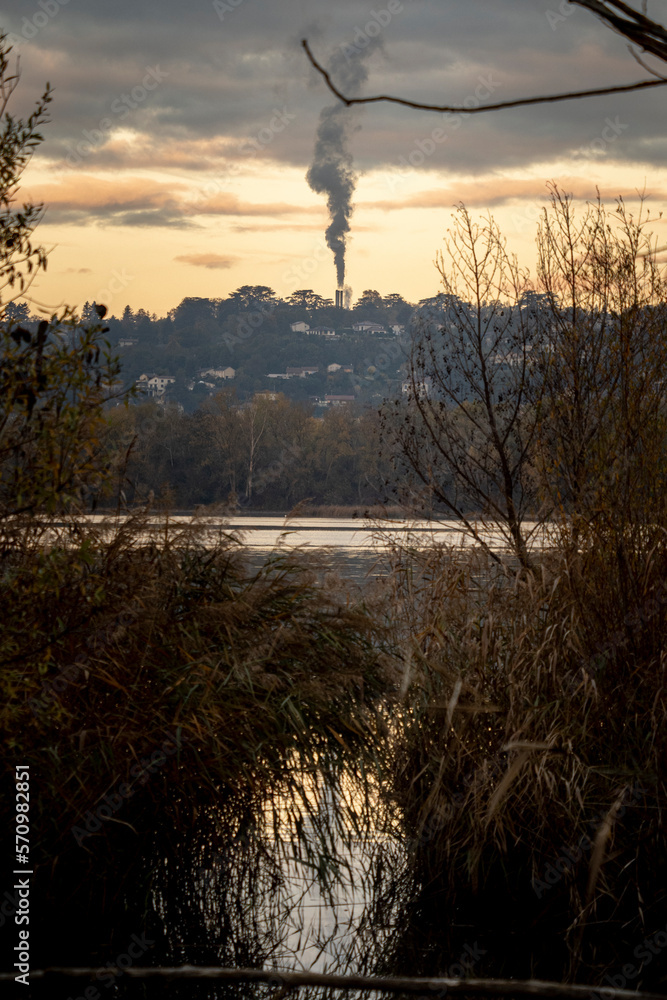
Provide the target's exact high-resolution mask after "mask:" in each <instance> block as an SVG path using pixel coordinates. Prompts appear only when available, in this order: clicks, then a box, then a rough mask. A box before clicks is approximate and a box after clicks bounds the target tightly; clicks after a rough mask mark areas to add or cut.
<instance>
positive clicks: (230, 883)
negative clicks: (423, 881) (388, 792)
mask: <svg viewBox="0 0 667 1000" xmlns="http://www.w3.org/2000/svg"><path fill="white" fill-rule="evenodd" d="M330 764H331V762H328V764H327V766H324V767H323V768H322V769H321V770H318V771H317V772H315V771H313V772H312V773H307V774H304V773H301V774H295V775H292V777H291V779H290V780H289V781H287V782H285V783H284V785H283V787H282V788H279V789H276V790H275V791H274V793H273V794H271V795H270V796H269V798H267V799H266V800H265V801H264V802H263V803H262V804H261V808H259V809H258V808H257V805H258V804H257V803H250V802H247V803H246V804H245V806H244V805H243V804H241V803H238V802H235V803H231V802H230V803H229V806H228V807H227V808H225V807H221V808H219V809H216V810H210V811H208V812H207V814H206V815H205V816H202V822H201V827H200V830H199V831H198V835H195V836H194V837H193V839H192V842H191V844H190V848H189V850H187V851H185V852H179V853H178V855H177V856H176V857H175V858H173V859H168V858H165V859H163V860H162V861H161V862H160V864H159V865H158V867H157V871H156V877H155V888H154V900H153V903H154V906H155V909H156V912H157V913H158V914H159V915H160V917H161V919H162V922H163V926H164V928H165V932H166V936H167V948H168V952H169V954H168V956H165V959H168V961H169V964H172V963H173V964H181V963H189V962H191V963H193V964H198V965H201V964H211V965H223V966H228V967H229V966H235V967H246V968H247V967H250V966H252V967H256V968H270V969H279V970H285V971H287V970H290V971H291V970H311V971H319V972H336V973H341V974H345V973H349V974H351V973H368V974H372V972H373V971H374V970H375V969H376V968H377V966H378V964H379V963H380V961H381V957H382V953H383V950H384V948H385V947H386V945H387V942H388V940H389V937H390V935H391V934H392V932H393V930H394V924H395V920H396V917H397V914H398V905H397V899H398V895H397V891H396V888H397V885H398V883H399V881H400V879H401V876H402V873H403V872H404V869H405V863H406V857H405V852H404V850H403V848H402V845H401V841H400V838H399V836H398V831H397V829H396V827H395V824H393V823H392V821H391V819H390V817H389V816H388V815H387V813H386V810H385V809H384V808H383V807H382V805H381V801H380V798H379V796H378V794H377V792H376V790H374V789H372V788H370V787H369V784H368V780H367V779H366V778H365V777H364V776H362V775H353V774H351V773H350V772H349V770H337V769H336V768H335V766H334V771H333V772H332V770H331V767H330ZM332 773H335V774H336V780H335V781H334V782H332V781H331V780H329V777H330V775H331V774H332ZM323 775H327V777H324V778H323ZM193 985H194V986H195V988H196V989H197V990H202V991H203V992H200V993H197V995H198V996H202V997H204V996H205V997H207V998H208V997H210V998H222V997H241V996H243V997H265V996H271V995H273V994H272V991H271V990H270V989H268V990H267V986H266V985H262V984H246V985H233V984H222V983H209V984H185V983H181V984H177V985H175V987H173V988H174V989H175V990H176V993H175V994H174V995H177V996H180V995H181V992H182V995H183V996H185V995H188V996H191V995H193V994H192V992H191V990H192V986H193ZM329 992H330V991H328V990H324V989H316V988H311V989H307V990H301V991H299V997H311V998H320V997H325V996H328V995H329Z"/></svg>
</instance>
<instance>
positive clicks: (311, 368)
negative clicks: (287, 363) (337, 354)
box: [285, 365, 320, 378]
mask: <svg viewBox="0 0 667 1000" xmlns="http://www.w3.org/2000/svg"><path fill="white" fill-rule="evenodd" d="M319 370H320V369H319V368H318V367H317V365H299V366H298V367H297V366H294V367H288V368H286V369H285V374H286V375H287V376H288V378H305V377H306V375H315V374H316V373H317V372H318V371H319Z"/></svg>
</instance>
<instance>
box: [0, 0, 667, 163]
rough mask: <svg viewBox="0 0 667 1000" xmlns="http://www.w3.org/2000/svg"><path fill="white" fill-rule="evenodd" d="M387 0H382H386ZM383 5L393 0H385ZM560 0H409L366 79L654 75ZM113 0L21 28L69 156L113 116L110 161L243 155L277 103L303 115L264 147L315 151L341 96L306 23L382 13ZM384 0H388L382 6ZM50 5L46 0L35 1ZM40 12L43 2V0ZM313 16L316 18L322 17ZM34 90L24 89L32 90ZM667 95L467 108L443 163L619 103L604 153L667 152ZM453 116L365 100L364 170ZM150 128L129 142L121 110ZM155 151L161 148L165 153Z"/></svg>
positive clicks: (70, 8)
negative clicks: (128, 97)
mask: <svg viewBox="0 0 667 1000" xmlns="http://www.w3.org/2000/svg"><path fill="white" fill-rule="evenodd" d="M381 6H382V5H381ZM385 6H386V5H385ZM562 6H563V5H562V4H558V3H556V2H554V0H531V2H530V3H529V4H527V3H526V0H503V3H499V2H498V0H475V2H473V3H468V4H462V3H458V4H454V5H452V4H448V5H443V4H442V3H441V2H438V0H421V2H420V3H419V4H417V3H408V2H407V0H404V3H403V4H402V10H401V12H400V13H398V14H396V15H395V16H394V17H393V18H392V19H391V22H390V23H389V24H387V25H386V27H385V28H383V30H382V33H381V38H382V43H383V51H382V52H381V53H379V52H378V53H375V54H374V55H373V57H372V59H371V60H370V61H369V65H370V68H371V74H370V79H369V82H368V84H367V87H366V92H367V93H381V92H384V93H397V94H401V95H405V96H409V97H413V98H415V99H423V100H429V101H434V100H442V101H451V102H453V103H462V102H465V101H466V99H474V94H475V89H476V88H477V87H478V86H479V80H480V77H483V78H487V77H489V75H490V76H491V77H492V78H493V79H494V80H495V81H496V83H495V84H494V90H493V95H492V99H501V98H511V97H520V96H523V95H531V94H536V93H549V92H557V91H566V90H568V89H570V87H571V86H573V85H575V83H576V86H577V87H586V86H591V87H592V86H599V85H605V84H613V83H619V82H632V81H634V80H636V79H638V78H640V77H642V76H644V75H646V74H645V73H644V72H643V71H642V70H640V69H639V68H638V67H637V66H636V64H635V63H634V61H633V60H632V59H631V57H630V56H629V55H628V53H627V50H626V42H625V40H624V39H622V38H620V37H618V36H616V35H615V34H614V33H613V32H611V31H610V30H609V29H607V28H606V27H604V26H603V25H601V24H600V23H599V21H597V20H596V18H595V17H594V16H592V15H591V14H590V13H589V12H587V11H585V10H582V9H580V8H577V9H572V12H571V14H570V13H569V12H568V16H566V17H563V18H562V20H561V21H558V22H557V23H556V24H554V23H553V18H552V20H551V21H550V20H549V18H548V16H547V15H548V14H549V12H551V13H552V14H553V11H554V10H556V9H558V10H560V9H561V7H562ZM159 7H160V9H159V17H156V15H155V9H154V5H153V4H146V3H144V4H142V3H139V4H137V3H136V2H131V0H122V2H121V0H119V2H118V3H115V4H114V5H113V6H112V7H110V6H109V4H108V3H107V2H105V0H87V2H86V4H85V5H78V6H76V7H75V6H74V5H72V4H69V5H63V6H62V7H61V9H60V10H59V11H58V13H57V15H56V16H54V17H52V18H51V20H50V22H49V23H48V24H47V25H46V26H45V27H43V28H41V29H40V30H37V31H35V32H31V31H30V30H28V33H29V34H31V37H30V39H26V40H25V41H23V42H22V43H21V45H20V54H21V60H22V74H23V79H22V81H21V88H20V90H21V92H23V93H26V94H33V95H37V94H38V93H41V90H42V88H43V84H44V81H45V80H46V79H49V80H50V81H51V83H52V84H53V85H54V87H55V103H54V105H53V122H52V124H51V125H50V126H49V128H48V131H47V133H46V138H45V142H44V144H43V147H42V148H41V149H40V150H38V153H37V156H38V157H42V156H43V157H50V158H52V159H64V158H65V156H66V155H67V152H66V150H67V148H71V147H72V145H73V146H74V147H76V144H78V143H80V142H81V141H83V140H84V139H85V135H84V130H85V131H88V132H91V131H93V132H94V130H96V129H99V127H100V122H101V121H103V120H104V119H105V118H111V119H112V120H113V124H114V129H113V130H112V131H111V132H110V133H109V135H108V136H106V137H105V138H104V140H103V141H102V142H100V143H99V144H98V145H97V146H96V148H95V149H94V150H93V151H92V153H91V154H90V156H91V159H90V161H88V162H90V163H91V164H93V163H94V165H95V167H96V168H99V169H111V168H112V167H113V166H115V167H116V168H118V167H120V166H122V165H125V166H131V167H132V169H137V168H139V167H143V166H146V167H150V166H155V165H157V164H162V165H164V166H168V165H169V163H171V165H172V167H173V168H174V169H180V170H187V171H194V172H200V171H201V170H202V168H203V167H206V168H207V169H208V167H209V166H210V165H211V164H212V163H215V162H216V161H219V159H220V158H221V157H224V158H232V159H233V158H235V157H236V158H238V159H239V160H241V159H242V158H243V153H242V149H243V147H244V141H246V140H247V139H249V138H256V137H257V136H258V135H260V134H261V133H262V130H263V129H266V128H267V127H269V125H270V122H271V120H272V117H273V116H274V113H275V112H274V109H275V108H276V107H283V105H284V106H286V107H288V108H289V111H290V113H291V114H294V116H295V118H294V120H293V121H291V122H290V123H289V124H288V125H286V127H285V128H284V129H283V130H282V131H280V132H275V134H273V135H272V137H271V140H270V141H269V142H267V143H265V144H262V143H261V142H260V147H261V148H260V149H259V151H258V152H257V160H258V161H263V160H264V159H266V158H269V159H272V160H275V161H278V162H284V163H289V164H292V165H300V166H303V167H304V169H305V168H306V166H307V164H308V163H309V161H310V159H311V157H312V150H313V141H314V132H315V127H316V122H317V118H318V115H319V113H320V111H321V109H322V107H324V106H325V105H326V104H327V103H329V102H330V100H331V96H330V94H329V93H328V91H327V90H326V89H325V87H324V85H323V83H322V81H321V80H320V79H319V78H318V77H317V76H316V75H315V74H314V71H313V70H312V68H311V67H310V66H309V64H308V62H307V60H306V59H305V56H304V54H303V52H302V51H301V50H300V48H299V44H298V43H299V38H300V37H302V35H303V34H308V36H309V38H310V40H311V42H312V43H313V46H314V48H315V50H316V52H317V54H318V55H319V56H320V58H321V59H322V60H323V61H325V62H326V61H327V60H328V58H329V57H330V56H331V55H332V54H333V53H336V52H340V51H341V46H342V45H345V44H347V45H350V44H351V43H354V40H355V37H358V32H359V31H361V32H363V30H364V27H365V24H366V23H367V22H368V21H369V20H372V16H371V11H370V9H366V8H364V7H363V6H362V5H360V4H359V2H358V0H339V2H338V3H337V4H336V6H335V12H333V11H332V6H331V4H330V3H329V2H328V0H283V2H282V3H280V4H265V3H262V0H243V3H240V4H239V5H238V6H237V7H236V8H234V9H233V10H232V11H231V12H229V13H226V14H225V15H224V18H223V20H222V21H221V20H220V18H219V17H218V16H217V14H216V12H215V10H214V9H213V6H212V4H211V3H210V2H208V0H207V2H206V3H203V4H199V5H184V4H182V3H180V2H176V0H164V2H163V3H161V4H160V5H159ZM382 9H384V7H382ZM34 10H35V11H37V10H38V7H35V8H34ZM3 15H4V16H3V25H4V26H5V27H6V28H7V30H9V31H13V32H15V33H18V35H20V33H21V31H22V30H24V28H23V27H22V26H25V24H26V22H27V21H29V20H30V17H32V16H33V15H32V12H31V10H30V9H27V8H26V5H25V2H24V0H5V3H4V5H3ZM40 17H41V9H40ZM313 26H316V27H313ZM155 66H159V67H160V68H161V70H162V71H163V72H164V73H166V76H165V77H164V79H162V80H161V81H160V83H159V85H158V86H156V87H155V89H154V90H151V91H150V92H149V93H148V94H147V95H146V97H145V99H142V100H141V101H139V102H135V103H136V107H135V108H132V109H130V108H129V107H128V114H127V115H125V114H123V117H122V119H121V115H120V114H114V111H113V105H114V102H115V101H117V100H119V99H122V95H124V94H131V92H132V90H133V89H134V88H137V87H140V86H141V85H142V83H141V81H142V80H143V79H144V77H145V75H146V73H147V71H148V70H149V69H150V68H151V67H155ZM18 99H19V100H22V99H23V98H22V97H20V98H18ZM663 105H664V94H663V93H662V92H659V91H657V90H656V91H651V92H642V93H637V94H632V95H611V96H608V97H604V98H596V99H595V100H591V101H575V102H567V103H565V104H554V105H542V106H538V107H533V108H522V109H515V110H512V111H505V112H500V113H496V114H491V115H480V116H474V117H470V118H468V119H465V120H464V121H463V122H462V124H461V126H460V128H458V129H457V130H456V131H452V132H451V135H450V138H449V140H448V143H447V145H446V146H443V148H442V149H439V150H438V151H437V153H436V154H435V155H434V157H433V159H432V161H431V165H432V166H433V167H437V169H438V170H440V171H441V172H442V173H443V174H445V175H446V174H447V173H457V174H458V173H461V172H464V171H466V172H474V173H483V172H485V171H487V170H488V169H489V164H490V163H493V165H494V166H495V167H496V168H498V169H500V168H507V167H510V166H522V167H527V166H530V165H532V164H536V163H543V162H546V161H547V160H548V159H549V158H552V159H553V158H556V157H558V156H560V157H562V156H565V155H570V154H571V153H574V152H575V151H576V150H577V149H579V148H581V147H582V146H585V145H586V144H587V143H589V142H591V141H592V140H594V139H595V137H596V136H597V135H598V134H599V133H600V130H601V129H602V128H603V127H604V122H605V118H606V117H607V116H611V117H612V118H613V117H614V116H615V115H621V116H623V117H624V120H625V121H627V122H628V123H629V125H630V127H629V128H628V131H627V132H626V133H624V134H623V135H621V136H619V138H618V141H617V142H616V143H614V144H613V146H611V147H610V148H609V149H608V150H607V151H606V153H605V157H606V160H607V161H612V160H613V161H616V162H625V163H635V162H638V161H640V160H641V161H642V162H646V163H653V164H660V165H662V164H664V162H665V157H666V156H667V148H666V143H665V141H664V139H663V132H664V129H663V126H662V125H661V122H662V120H663V117H664V116H663V113H662V112H663ZM440 124H441V116H438V115H433V114H427V113H417V112H414V111H410V110H408V109H400V108H396V107H393V108H392V107H387V106H383V105H375V106H373V107H369V108H366V110H365V114H364V116H363V122H362V126H361V130H360V132H359V133H358V135H357V136H356V138H355V147H356V148H355V162H356V163H359V164H361V165H362V166H364V167H365V168H367V169H373V168H378V167H382V166H386V165H388V164H391V163H396V162H398V161H399V159H400V157H407V156H408V155H409V153H410V152H411V150H412V149H413V148H414V143H415V141H416V140H423V138H424V136H428V134H429V133H430V132H431V130H432V129H433V128H434V127H435V126H438V125H440ZM116 126H118V127H119V128H122V129H125V130H130V131H132V132H134V133H135V135H136V138H137V141H136V142H134V143H130V144H124V143H123V140H122V139H121V138H119V137H117V136H116V134H115V127H116ZM151 150H152V151H153V154H152V155H153V156H154V159H153V160H151Z"/></svg>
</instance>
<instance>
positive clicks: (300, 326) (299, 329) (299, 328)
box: [290, 320, 310, 333]
mask: <svg viewBox="0 0 667 1000" xmlns="http://www.w3.org/2000/svg"><path fill="white" fill-rule="evenodd" d="M290 330H292V331H293V332H294V333H308V331H309V330H310V327H309V326H308V324H307V323H302V322H301V320H299V322H298V323H290Z"/></svg>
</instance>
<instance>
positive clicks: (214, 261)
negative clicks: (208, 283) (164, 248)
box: [174, 253, 239, 270]
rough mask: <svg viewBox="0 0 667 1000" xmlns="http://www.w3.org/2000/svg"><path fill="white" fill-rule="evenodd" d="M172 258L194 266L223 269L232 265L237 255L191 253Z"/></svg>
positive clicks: (236, 259)
mask: <svg viewBox="0 0 667 1000" xmlns="http://www.w3.org/2000/svg"><path fill="white" fill-rule="evenodd" d="M174 260H176V261H178V262H179V263H181V264H194V266H195V267H206V268H210V269H211V270H218V269H220V270H225V269H226V268H228V267H233V266H234V264H236V263H237V262H238V260H239V258H238V257H223V256H221V254H217V253H191V254H181V255H180V256H178V257H174Z"/></svg>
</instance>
